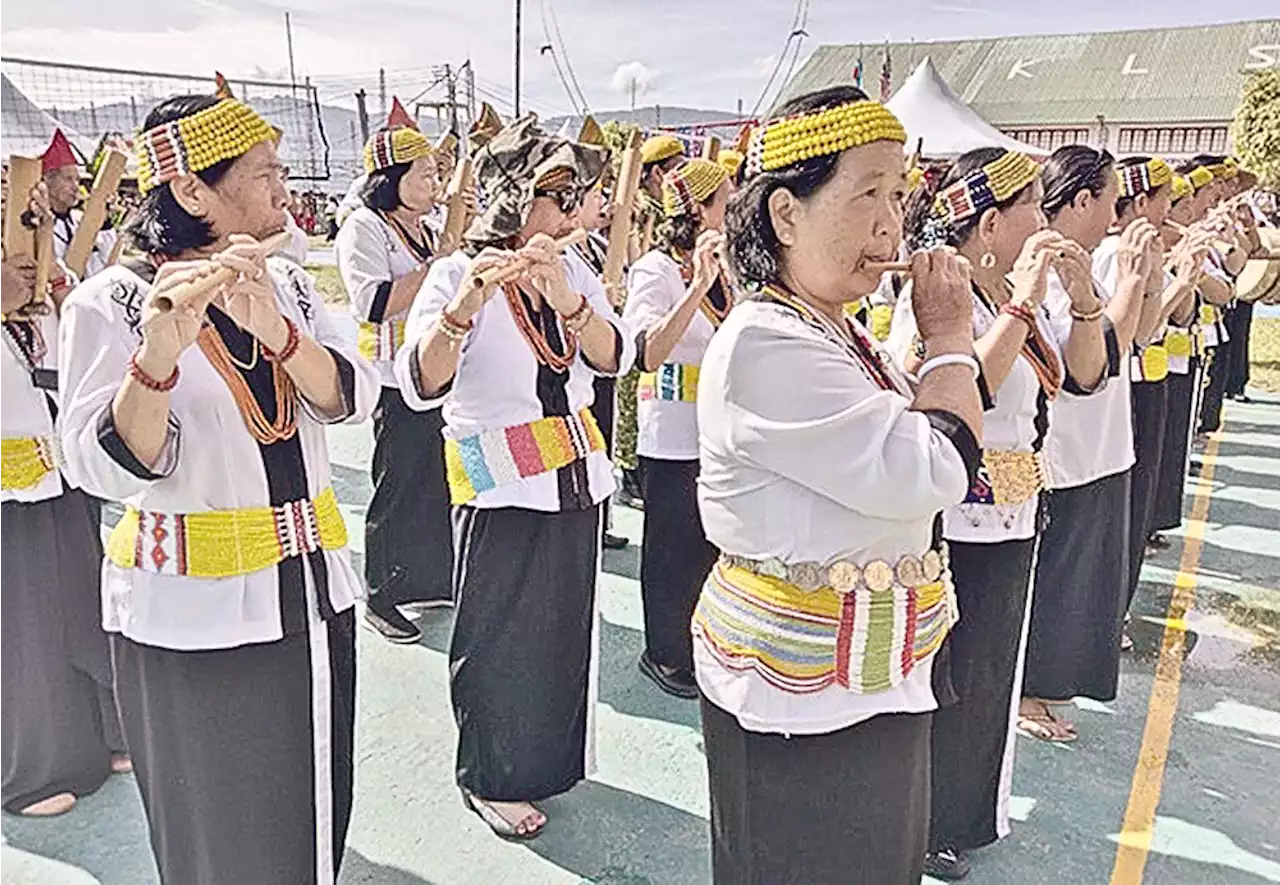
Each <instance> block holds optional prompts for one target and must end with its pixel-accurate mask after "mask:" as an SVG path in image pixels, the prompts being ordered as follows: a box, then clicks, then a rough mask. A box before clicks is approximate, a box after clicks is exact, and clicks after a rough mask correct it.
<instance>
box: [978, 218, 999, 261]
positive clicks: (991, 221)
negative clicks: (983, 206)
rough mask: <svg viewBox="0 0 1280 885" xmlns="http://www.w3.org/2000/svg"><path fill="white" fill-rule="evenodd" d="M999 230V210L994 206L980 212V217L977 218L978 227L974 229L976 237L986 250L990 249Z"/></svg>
mask: <svg viewBox="0 0 1280 885" xmlns="http://www.w3.org/2000/svg"><path fill="white" fill-rule="evenodd" d="M999 230H1000V210H999V209H996V208H991V209H988V210H987V211H986V212H983V213H982V217H981V218H979V219H978V229H977V231H976V233H977V235H978V239H979V240H980V241H981V242H982V245H983V247H984V248H986V249H987V251H991V250H992V248H993V246H994V245H995V242H996V239H997V237H998V232H999Z"/></svg>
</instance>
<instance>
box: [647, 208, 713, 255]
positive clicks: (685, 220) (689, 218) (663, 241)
mask: <svg viewBox="0 0 1280 885" xmlns="http://www.w3.org/2000/svg"><path fill="white" fill-rule="evenodd" d="M700 233H702V221H701V220H700V219H699V218H698V216H697V215H677V216H676V217H675V218H670V217H664V218H663V219H662V220H661V221H660V222H658V228H657V230H655V231H654V233H653V239H654V243H656V244H657V246H658V248H659V249H661V250H663V251H664V252H672V251H675V250H679V251H681V252H692V251H693V247H694V246H696V245H697V244H698V234H700Z"/></svg>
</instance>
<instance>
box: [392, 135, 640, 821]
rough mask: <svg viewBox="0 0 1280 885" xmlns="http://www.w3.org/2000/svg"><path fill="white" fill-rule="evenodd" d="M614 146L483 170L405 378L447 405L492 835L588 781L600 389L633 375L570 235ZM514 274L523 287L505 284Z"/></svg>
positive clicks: (518, 147)
mask: <svg viewBox="0 0 1280 885" xmlns="http://www.w3.org/2000/svg"><path fill="white" fill-rule="evenodd" d="M605 158H606V155H605V153H604V151H602V150H599V149H597V148H592V147H587V146H585V145H580V144H575V143H573V142H569V141H566V140H564V139H561V138H556V137H552V136H549V135H546V134H544V133H543V132H542V131H541V130H540V129H539V128H538V127H537V124H536V120H535V119H534V118H533V117H531V116H530V117H526V118H524V119H522V120H520V121H518V122H516V123H513V124H511V125H510V126H509V127H507V128H506V129H504V130H503V131H502V132H500V133H499V134H498V135H496V136H495V137H494V138H493V139H492V140H490V141H489V142H487V143H486V144H485V146H484V147H483V148H482V149H481V150H480V151H479V153H478V154H477V155H476V157H475V163H476V180H477V184H478V185H479V187H480V189H481V190H482V191H483V193H484V194H485V197H486V198H487V201H488V205H487V209H486V211H485V212H484V214H482V215H481V216H479V217H478V218H477V219H476V220H475V221H474V222H473V223H472V225H471V227H470V228H469V229H468V231H467V234H466V246H465V248H464V250H463V251H462V252H457V253H454V254H453V255H451V256H449V257H448V258H445V259H442V260H441V261H439V262H437V263H436V264H435V265H433V266H432V268H431V270H430V271H429V272H428V274H427V279H426V282H425V283H424V284H423V287H422V291H421V292H419V293H418V297H417V299H416V300H415V301H414V304H413V309H412V311H411V313H410V316H409V323H408V328H407V330H406V336H405V345H404V348H403V349H402V350H401V351H400V353H399V355H398V356H397V358H396V377H397V380H398V381H399V382H400V390H401V392H402V393H403V394H404V397H405V401H406V402H407V403H408V404H409V406H410V407H411V408H414V409H419V410H422V409H428V408H435V407H437V406H439V404H440V403H441V401H443V402H444V417H445V422H446V427H445V464H446V466H447V469H448V477H449V488H450V493H451V497H452V500H453V504H454V562H455V566H454V594H455V598H456V599H457V617H456V621H455V624H454V631H453V638H452V642H451V644H450V648H449V661H450V673H451V679H450V691H451V695H452V701H453V709H454V716H455V718H456V719H457V722H458V730H459V736H458V756H457V779H458V784H459V786H460V787H461V788H462V792H463V797H464V799H465V801H466V803H467V805H468V807H470V808H471V809H472V810H474V811H475V812H476V813H477V814H479V815H480V816H481V817H482V818H483V819H484V820H485V822H486V823H488V824H489V826H490V827H492V828H493V830H494V832H496V833H498V834H499V835H501V836H504V837H514V838H529V837H532V836H535V835H537V834H538V833H539V832H540V831H541V829H542V827H543V826H544V825H545V824H546V821H547V819H546V816H545V815H543V814H542V812H541V811H539V810H538V809H537V808H536V807H535V806H534V805H533V804H532V803H533V802H536V801H538V800H541V799H546V798H548V797H551V796H555V795H557V794H559V793H563V792H565V791H566V790H568V789H569V788H571V787H572V786H573V785H574V784H576V783H577V782H578V781H580V780H582V778H583V777H585V776H586V773H587V768H588V764H587V758H586V756H587V749H588V745H589V741H590V734H591V721H590V716H591V709H592V707H593V706H594V701H593V700H592V698H593V695H594V687H595V676H594V673H595V666H596V663H595V654H594V648H595V625H596V608H595V591H596V578H597V573H598V570H599V565H598V563H599V554H598V544H599V540H600V516H601V514H600V504H601V502H603V501H604V500H605V499H606V498H607V497H608V496H609V495H610V494H612V492H613V490H614V487H615V484H614V479H613V470H612V465H611V464H610V462H609V458H608V456H607V455H606V453H605V451H604V438H603V436H602V435H601V433H600V429H599V427H598V426H597V425H596V422H595V418H594V417H593V416H592V414H591V411H590V406H591V401H592V395H593V391H594V385H593V380H594V378H595V376H597V375H601V374H604V375H616V374H617V373H619V372H624V371H626V370H627V368H628V367H629V366H630V364H631V361H632V359H633V356H634V342H633V341H632V340H631V336H630V335H628V334H626V333H625V332H624V331H623V326H622V325H621V321H620V320H619V319H618V317H617V316H616V315H615V314H614V312H613V308H612V307H610V305H609V301H608V299H607V298H606V297H605V293H604V289H603V288H602V287H601V285H600V281H599V280H598V279H597V278H596V275H595V274H594V273H592V272H591V271H590V269H589V268H588V267H587V266H586V265H585V264H584V263H583V262H582V261H581V260H580V259H578V258H577V257H576V256H567V255H560V254H558V251H557V244H556V242H555V240H553V237H557V236H563V235H564V234H566V233H567V232H568V231H570V230H572V229H573V227H574V226H575V224H576V219H577V215H578V211H579V207H580V204H581V202H582V194H583V192H584V191H585V190H586V189H587V188H589V187H590V186H591V185H592V184H593V183H594V182H595V180H596V179H597V178H598V177H599V176H600V173H601V170H602V168H603V165H604V162H605ZM504 269H505V270H506V271H507V272H508V273H510V274H512V275H513V276H514V278H511V279H506V280H505V281H501V282H495V281H494V280H493V278H492V273H493V272H495V271H503V270H504Z"/></svg>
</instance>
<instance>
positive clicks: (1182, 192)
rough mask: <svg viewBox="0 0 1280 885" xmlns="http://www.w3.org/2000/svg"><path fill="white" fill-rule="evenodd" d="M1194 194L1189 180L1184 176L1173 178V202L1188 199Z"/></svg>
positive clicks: (1194, 190) (1193, 188)
mask: <svg viewBox="0 0 1280 885" xmlns="http://www.w3.org/2000/svg"><path fill="white" fill-rule="evenodd" d="M1195 192H1196V189H1195V187H1193V186H1192V184H1191V180H1190V179H1189V178H1187V176H1185V175H1175V176H1173V201H1174V202H1175V203H1176V202H1178V201H1179V200H1181V199H1183V198H1184V197H1189V196H1191V195H1192V194H1194V193H1195Z"/></svg>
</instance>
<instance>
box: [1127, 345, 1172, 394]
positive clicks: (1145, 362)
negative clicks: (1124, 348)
mask: <svg viewBox="0 0 1280 885" xmlns="http://www.w3.org/2000/svg"><path fill="white" fill-rule="evenodd" d="M1130 368H1131V374H1132V376H1133V380H1134V381H1135V382H1146V383H1149V384H1154V383H1156V382H1158V381H1163V380H1164V379H1165V378H1167V377H1169V351H1168V350H1166V349H1165V347H1164V345H1163V344H1148V345H1147V346H1146V347H1144V348H1142V349H1141V350H1140V351H1139V352H1138V353H1137V354H1136V355H1135V356H1134V357H1133V362H1132V363H1131V364H1130Z"/></svg>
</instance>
